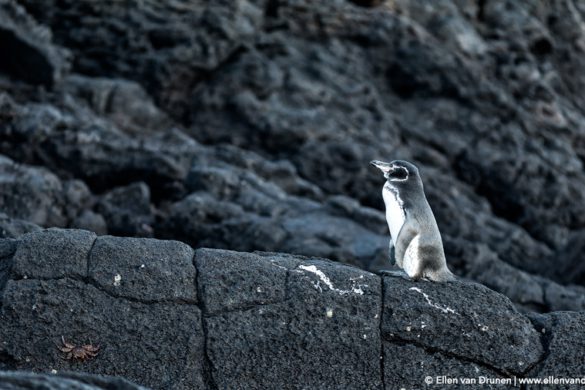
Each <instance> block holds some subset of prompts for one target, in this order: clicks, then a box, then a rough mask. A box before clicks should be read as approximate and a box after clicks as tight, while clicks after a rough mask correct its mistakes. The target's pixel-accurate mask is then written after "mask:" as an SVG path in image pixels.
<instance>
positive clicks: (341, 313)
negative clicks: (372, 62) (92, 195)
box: [0, 228, 585, 389]
mask: <svg viewBox="0 0 585 390" xmlns="http://www.w3.org/2000/svg"><path fill="white" fill-rule="evenodd" d="M0 249H1V250H0V265H1V266H0V281H2V283H1V284H0V289H1V291H2V302H1V304H2V305H1V314H0V319H1V322H0V364H1V367H2V368H3V369H5V370H6V369H8V370H32V371H37V372H50V371H52V370H56V371H57V372H62V371H83V372H86V373H91V374H103V375H117V376H123V377H125V378H128V379H129V380H131V381H133V382H135V383H137V384H139V385H141V386H147V387H149V388H154V389H166V388H175V389H193V388H200V389H224V388H233V387H237V388H240V387H241V388H248V389H266V388H291V389H292V388H306V387H310V388H323V389H338V388H360V389H380V388H388V389H391V388H395V386H396V385H401V386H413V387H417V386H420V385H421V384H422V383H423V382H422V381H423V380H424V378H425V377H426V376H428V375H431V376H433V377H434V376H439V375H444V373H445V372H448V373H449V375H454V374H460V375H462V376H464V375H470V376H477V375H485V376H489V377H492V378H510V377H512V376H513V375H515V376H517V377H523V376H528V375H530V376H542V375H549V374H550V375H552V374H551V373H557V374H558V372H561V373H563V375H566V376H572V375H577V374H578V373H579V372H580V370H581V369H582V364H581V359H579V358H578V356H579V355H578V354H579V351H580V349H579V346H580V345H582V344H583V335H582V333H583V332H582V329H583V326H584V325H585V318H584V317H583V316H582V315H581V313H574V312H558V313H549V314H531V315H530V316H529V317H527V316H526V315H524V314H522V313H521V312H519V311H518V310H517V309H516V308H515V306H514V305H513V304H512V302H511V301H510V300H509V299H508V298H506V297H505V296H503V295H501V294H499V293H497V292H495V291H492V290H490V289H488V288H486V287H484V286H481V285H479V284H476V283H472V282H463V281H457V282H452V283H445V284H436V283H431V282H425V281H421V282H413V281H409V280H406V279H404V278H402V277H399V276H384V277H380V276H378V275H375V274H372V273H369V272H367V271H364V270H361V269H359V268H356V267H352V266H347V265H342V264H339V263H337V262H333V261H330V260H326V259H322V258H317V257H303V256H298V255H290V254H284V253H274V252H255V253H245V252H234V251H228V250H221V249H197V250H193V249H191V248H190V247H189V246H187V245H185V244H183V243H181V242H177V241H160V240H156V239H149V238H121V237H112V236H99V237H98V236H96V235H95V234H93V233H90V232H88V231H83V230H69V229H57V228H52V229H47V230H41V231H37V232H32V233H27V234H25V235H23V236H21V237H20V238H19V239H17V240H14V239H8V238H5V239H0ZM43 259H46V261H45V262H43V261H42V260H43ZM24 270H28V271H24ZM61 337H63V338H65V340H66V341H67V342H69V343H73V344H75V345H81V344H88V343H91V344H92V345H99V347H100V350H99V353H98V354H97V356H96V357H94V358H91V359H88V360H85V361H80V360H76V359H69V360H68V359H66V356H65V355H64V353H63V352H61V351H59V350H58V348H57V347H58V346H59V345H61V343H62V340H61ZM575 346H576V347H577V349H575V348H574V347H575ZM558 370H561V371H558ZM2 375H4V374H0V382H1V383H4V382H2V381H4V380H6V383H11V382H9V380H10V381H11V380H16V379H14V378H12V377H10V378H9V379H4V378H5V377H3V376H2ZM6 375H8V376H10V375H12V374H10V375H9V374H6ZM14 375H16V374H14ZM6 378H8V377H6ZM27 378H28V377H27ZM27 378H24V379H22V380H31V381H32V380H33V379H30V378H28V379H27ZM18 380H21V379H18ZM67 380H69V379H67ZM64 381H65V379H64ZM63 383H66V382H63ZM121 388H126V387H121ZM128 388H131V387H128Z"/></svg>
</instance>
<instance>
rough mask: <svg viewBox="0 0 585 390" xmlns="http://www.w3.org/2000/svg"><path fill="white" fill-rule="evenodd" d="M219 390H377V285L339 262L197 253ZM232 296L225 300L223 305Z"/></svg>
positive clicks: (212, 251) (208, 346) (209, 251)
mask: <svg viewBox="0 0 585 390" xmlns="http://www.w3.org/2000/svg"><path fill="white" fill-rule="evenodd" d="M196 264H197V268H198V270H199V272H200V277H199V288H200V289H201V291H202V294H201V298H202V300H203V302H204V305H205V310H204V313H208V315H207V316H206V317H205V319H204V321H205V323H206V326H207V336H208V344H207V350H208V354H209V358H210V363H211V367H212V376H213V379H214V381H215V383H216V384H217V385H218V387H219V388H229V387H232V386H234V385H235V384H237V383H242V384H243V383H245V387H246V388H250V389H264V388H303V387H311V388H360V389H374V388H380V386H381V385H382V383H381V378H382V376H381V373H380V354H379V353H380V351H379V348H380V338H379V335H380V334H379V315H380V298H381V297H380V294H381V291H380V287H381V286H380V281H379V278H378V277H376V276H375V275H373V274H369V273H367V272H364V271H361V270H359V269H354V268H349V267H339V266H338V265H336V264H335V263H332V262H326V261H319V260H310V259H305V260H304V261H301V259H299V258H291V257H289V256H282V255H278V254H274V255H264V256H259V255H248V254H239V253H235V252H219V251H214V250H199V251H197V254H196ZM226 298H227V299H226Z"/></svg>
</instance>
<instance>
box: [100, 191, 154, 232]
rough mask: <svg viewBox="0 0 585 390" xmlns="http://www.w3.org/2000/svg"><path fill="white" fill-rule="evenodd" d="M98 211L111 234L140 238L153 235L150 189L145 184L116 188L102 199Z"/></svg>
mask: <svg viewBox="0 0 585 390" xmlns="http://www.w3.org/2000/svg"><path fill="white" fill-rule="evenodd" d="M97 209H98V211H99V212H100V214H101V215H103V216H104V218H105V220H106V223H107V226H108V231H109V232H110V233H111V234H115V235H119V236H138V237H150V236H152V234H153V229H152V225H153V223H154V215H153V212H152V206H151V200H150V189H149V188H148V186H147V185H146V184H145V183H133V184H130V185H129V186H126V187H117V188H114V189H113V190H112V191H110V192H108V193H107V194H105V195H104V196H103V197H102V198H101V199H100V201H99V203H98V207H97Z"/></svg>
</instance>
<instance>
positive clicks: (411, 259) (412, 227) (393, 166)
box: [371, 160, 455, 282]
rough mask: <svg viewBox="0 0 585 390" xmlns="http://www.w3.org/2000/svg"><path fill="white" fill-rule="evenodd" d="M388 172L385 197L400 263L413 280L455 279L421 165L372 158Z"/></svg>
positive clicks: (396, 258) (380, 167) (383, 190)
mask: <svg viewBox="0 0 585 390" xmlns="http://www.w3.org/2000/svg"><path fill="white" fill-rule="evenodd" d="M371 164H372V165H374V166H375V167H376V168H378V169H380V170H381V171H382V172H383V173H384V177H385V178H386V183H384V187H383V189H382V196H383V198H384V204H385V206H386V221H387V222H388V228H389V229H390V235H391V242H390V246H391V247H392V246H394V257H395V260H396V265H398V266H399V267H400V268H402V269H404V271H405V272H406V274H407V275H408V276H409V277H410V278H412V279H415V280H416V279H420V278H427V279H430V280H432V281H435V282H446V281H451V280H455V276H454V275H453V274H452V273H451V271H450V270H449V268H448V267H447V261H446V259H445V251H444V250H443V241H442V239H441V233H440V232H439V227H438V226H437V222H436V220H435V216H434V214H433V211H432V210H431V206H430V205H429V203H428V201H427V198H426V197H425V193H424V188H423V183H422V180H421V178H420V174H419V171H418V168H417V167H416V166H415V165H414V164H412V163H409V162H408V161H402V160H395V161H392V162H390V163H387V162H383V161H372V162H371Z"/></svg>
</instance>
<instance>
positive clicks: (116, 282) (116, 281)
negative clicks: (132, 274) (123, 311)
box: [114, 274, 122, 287]
mask: <svg viewBox="0 0 585 390" xmlns="http://www.w3.org/2000/svg"><path fill="white" fill-rule="evenodd" d="M121 281H122V275H120V274H116V276H114V286H115V287H118V286H119V285H120V282H121Z"/></svg>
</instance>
